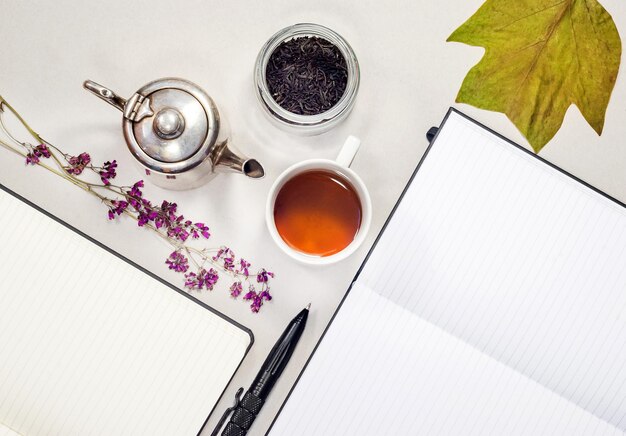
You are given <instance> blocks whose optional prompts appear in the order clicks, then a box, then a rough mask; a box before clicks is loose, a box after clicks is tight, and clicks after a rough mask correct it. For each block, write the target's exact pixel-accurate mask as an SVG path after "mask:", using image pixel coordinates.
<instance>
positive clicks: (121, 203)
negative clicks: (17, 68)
mask: <svg viewBox="0 0 626 436" xmlns="http://www.w3.org/2000/svg"><path fill="white" fill-rule="evenodd" d="M5 108H6V109H8V110H9V112H11V113H12V114H13V115H14V116H15V117H16V118H17V120H19V122H20V123H21V124H22V125H23V126H24V128H25V129H26V130H27V131H28V133H29V134H30V135H31V136H32V138H33V140H34V141H35V142H36V144H37V145H32V144H30V143H27V142H21V141H19V140H18V139H17V138H15V136H14V135H13V134H11V132H10V131H9V129H8V128H7V126H6V124H5V123H4V119H3V116H4V114H5V113H6V111H5ZM0 129H1V130H2V131H4V133H5V134H6V135H7V137H8V138H9V139H10V141H11V142H13V143H14V144H11V143H10V142H6V141H4V140H0V146H2V147H3V148H5V149H7V150H9V151H11V152H13V153H15V154H17V155H19V156H21V157H22V158H24V159H26V163H27V164H33V165H38V166H40V167H42V168H44V169H46V170H48V171H50V172H51V173H53V174H55V175H57V176H59V177H61V178H63V179H65V180H67V181H69V182H71V183H72V184H73V185H75V186H77V187H79V188H81V189H82V190H84V191H86V192H88V193H90V194H92V195H94V196H95V197H96V198H98V199H99V200H100V201H101V202H102V203H103V204H104V205H105V206H106V207H107V208H108V210H109V211H108V216H109V219H115V218H116V217H117V216H120V215H122V214H123V215H125V216H128V217H130V218H132V219H133V220H135V221H136V222H137V224H138V226H140V227H144V228H146V229H148V230H150V231H153V232H154V233H156V234H157V235H158V236H159V237H160V238H161V239H163V240H164V241H165V242H167V243H168V244H169V245H170V246H171V247H172V248H173V250H174V251H173V252H172V253H171V254H170V256H169V257H168V259H167V260H166V262H165V263H166V264H168V266H169V268H170V269H172V270H174V271H176V272H180V273H183V274H185V287H187V288H188V289H189V290H192V289H197V290H201V289H208V290H212V289H213V286H214V285H215V283H216V282H217V280H218V278H219V276H218V271H217V270H219V271H220V272H222V273H225V274H228V275H230V276H231V277H232V278H233V279H234V280H235V282H233V284H232V285H231V287H230V294H231V296H233V297H234V298H236V297H238V296H239V295H240V294H241V293H243V292H245V294H244V296H243V299H244V300H245V301H247V302H249V303H250V307H251V309H252V311H253V312H258V311H259V309H260V308H261V306H262V305H263V302H264V301H269V300H271V299H272V297H271V295H270V293H269V289H270V288H269V280H270V279H271V278H272V277H274V274H273V273H271V272H268V271H266V270H265V269H263V268H261V269H259V270H258V272H257V273H256V274H250V273H249V268H250V264H249V263H248V262H247V261H245V260H244V259H243V258H236V257H235V255H234V253H233V252H232V250H230V249H229V248H227V247H221V248H215V249H206V248H204V249H202V250H200V249H198V248H196V247H194V246H192V245H190V244H189V243H188V242H189V241H191V240H195V239H201V238H204V239H208V238H209V236H210V234H209V232H208V227H207V226H205V225H204V224H202V223H193V222H192V221H190V220H185V218H184V217H183V216H182V215H179V214H177V206H176V204H174V203H171V202H167V201H164V202H163V203H162V205H161V206H154V205H153V204H152V203H151V202H150V201H148V200H147V199H145V198H144V197H143V192H142V191H141V188H143V182H142V181H139V182H136V183H135V184H133V185H132V186H120V185H115V184H112V183H111V182H110V180H111V179H113V178H115V177H116V171H115V169H116V167H117V163H116V162H115V161H112V162H105V163H104V164H103V165H102V166H95V165H93V164H92V163H91V156H90V155H89V154H87V153H81V154H80V155H78V156H71V155H69V154H67V153H65V152H63V151H62V150H61V149H59V148H58V147H56V146H54V145H53V144H51V143H50V142H48V141H46V140H45V139H43V138H42V137H41V136H40V135H39V134H38V133H37V132H35V131H34V130H33V129H32V128H31V127H30V126H29V125H28V123H27V122H26V121H25V120H24V119H23V118H22V116H21V115H20V114H19V113H18V112H17V111H16V110H15V109H14V108H13V107H12V106H11V105H10V104H9V103H8V102H7V101H6V100H5V99H4V98H2V96H0ZM44 159H49V160H52V162H54V165H52V166H51V165H48V164H47V163H45V162H44ZM84 171H88V172H90V173H91V174H93V175H97V176H99V177H100V179H101V180H102V183H93V182H88V181H86V180H84V179H83V178H79V177H77V176H78V175H81V174H83V172H84ZM189 261H191V263H192V265H193V266H194V267H195V271H196V272H189V271H188V270H189ZM206 264H209V265H211V268H209V269H208V270H207V269H206V268H205V265H206ZM213 268H217V270H215V269H213ZM251 278H256V283H254V282H253V281H252V280H251ZM244 283H245V284H246V286H247V290H245V291H244V287H243V285H244ZM257 287H258V289H257Z"/></svg>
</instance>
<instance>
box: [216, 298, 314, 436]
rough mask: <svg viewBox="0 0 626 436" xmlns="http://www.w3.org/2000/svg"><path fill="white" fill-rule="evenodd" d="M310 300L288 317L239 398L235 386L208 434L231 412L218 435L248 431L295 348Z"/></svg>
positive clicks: (240, 391)
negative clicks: (231, 401) (230, 401)
mask: <svg viewBox="0 0 626 436" xmlns="http://www.w3.org/2000/svg"><path fill="white" fill-rule="evenodd" d="M310 307H311V303H309V305H308V306H307V307H305V308H304V309H302V311H301V312H300V313H299V314H298V315H296V317H295V318H294V319H292V320H291V322H290V323H289V325H288V326H287V328H286V329H285V331H284V332H283V334H282V335H281V336H280V338H278V341H277V342H276V344H275V345H274V347H273V348H272V350H271V351H270V354H268V356H267V358H266V359H265V362H264V363H263V366H261V370H260V371H259V373H258V374H257V376H256V377H255V379H254V381H253V382H252V385H250V389H248V392H246V394H245V395H244V396H243V399H241V393H242V392H243V388H239V390H238V391H237V393H236V394H235V404H234V405H233V406H232V407H229V408H228V409H226V412H224V415H222V418H221V419H220V421H219V422H218V424H217V426H216V427H215V430H213V433H211V436H217V435H218V434H219V431H220V429H221V428H222V426H223V425H224V422H225V421H226V419H228V415H230V413H231V412H232V413H233V414H232V416H231V418H230V421H229V422H228V424H226V427H224V431H223V432H222V436H244V435H246V434H247V433H248V429H250V426H252V423H253V422H254V419H255V418H256V417H257V415H258V414H259V412H260V411H261V408H262V407H263V404H264V403H265V400H266V399H267V396H268V395H269V393H270V392H271V390H272V388H273V387H274V384H276V380H278V378H279V377H280V375H281V374H282V373H283V370H284V369H285V366H287V363H288V362H289V359H290V358H291V355H292V354H293V350H294V349H295V348H296V345H297V344H298V341H299V340H300V336H302V332H303V331H304V326H305V325H306V320H307V318H308V316H309V309H310Z"/></svg>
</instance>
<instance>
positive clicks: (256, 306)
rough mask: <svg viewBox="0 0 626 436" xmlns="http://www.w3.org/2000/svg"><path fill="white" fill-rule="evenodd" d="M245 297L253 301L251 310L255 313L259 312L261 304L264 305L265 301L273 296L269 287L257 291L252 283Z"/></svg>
mask: <svg viewBox="0 0 626 436" xmlns="http://www.w3.org/2000/svg"><path fill="white" fill-rule="evenodd" d="M243 299H244V300H246V301H251V302H252V303H251V304H250V310H252V312H253V313H258V311H259V310H260V309H261V306H263V301H264V300H266V301H270V300H271V299H272V296H271V295H270V292H269V288H265V289H264V290H263V291H262V292H260V293H258V292H256V289H255V288H254V286H253V285H250V288H249V290H248V292H247V293H246V295H244V296H243Z"/></svg>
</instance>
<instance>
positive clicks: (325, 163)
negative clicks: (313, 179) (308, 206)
mask: <svg viewBox="0 0 626 436" xmlns="http://www.w3.org/2000/svg"><path fill="white" fill-rule="evenodd" d="M360 145H361V141H360V140H359V139H358V138H356V137H354V136H349V137H348V139H347V140H346V142H345V144H344V145H343V147H342V148H341V151H340V152H339V155H338V156H337V159H335V160H330V159H309V160H305V161H302V162H299V163H297V164H294V165H292V166H290V167H289V168H287V169H286V170H285V171H283V173H282V174H281V175H280V176H278V178H277V179H276V181H275V182H274V184H273V185H272V188H271V189H270V192H269V195H268V198H267V205H266V209H265V218H266V222H267V228H268V230H269V232H270V235H272V239H273V240H274V242H276V245H278V246H279V247H280V248H281V250H283V251H284V252H285V253H286V254H287V255H289V256H290V257H292V258H293V259H296V260H298V261H300V262H303V263H306V264H309V265H328V264H331V263H335V262H338V261H340V260H343V259H345V258H346V257H348V256H350V255H351V254H352V253H354V252H355V251H356V250H357V248H359V246H360V245H361V244H362V243H363V241H364V240H365V237H366V235H367V232H368V231H369V228H370V225H371V222H372V200H371V198H370V195H369V192H368V190H367V188H366V187H365V183H363V180H361V178H360V177H359V176H358V175H357V173H355V172H354V171H353V170H351V169H350V164H351V163H352V160H353V159H354V156H355V155H356V153H357V151H358V150H359V146H360ZM311 170H326V171H331V172H335V173H338V174H339V175H341V176H343V177H344V178H345V179H346V180H348V181H349V182H350V183H351V184H352V186H353V187H354V190H355V191H356V194H357V196H358V198H359V201H360V203H361V225H360V227H359V229H358V231H357V233H356V235H355V237H354V239H353V240H352V242H350V244H348V245H347V246H346V247H345V248H343V249H342V250H341V251H339V252H337V253H335V254H332V255H330V256H314V255H310V254H307V253H303V252H301V251H298V250H296V249H294V248H292V247H290V246H289V245H288V244H287V243H286V242H285V241H284V240H283V238H282V237H281V236H280V234H279V233H278V229H277V228H276V223H275V222H274V205H275V202H276V197H277V196H278V193H279V192H280V190H281V188H282V187H283V186H284V185H285V183H287V182H288V181H289V180H291V179H292V178H293V177H294V176H296V175H298V174H300V173H303V172H305V171H311Z"/></svg>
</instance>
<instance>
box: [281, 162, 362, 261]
mask: <svg viewBox="0 0 626 436" xmlns="http://www.w3.org/2000/svg"><path fill="white" fill-rule="evenodd" d="M361 215H362V210H361V202H360V200H359V196H358V194H357V193H356V191H355V189H354V187H353V186H352V185H351V184H350V182H349V181H348V180H346V179H345V178H344V177H343V176H341V175H340V174H338V173H336V172H332V171H327V170H311V171H305V172H302V173H300V174H298V175H296V176H294V177H293V178H291V179H290V180H288V181H287V182H286V183H285V184H284V185H283V187H282V188H281V189H280V191H279V192H278V195H277V196H276V202H275V203H274V222H275V224H276V229H277V230H278V233H279V234H280V236H281V238H282V239H283V241H285V243H287V245H289V246H290V247H291V248H293V249H294V250H297V251H300V252H303V253H306V254H310V255H313V256H331V255H333V254H335V253H338V252H340V251H341V250H343V249H344V248H346V247H347V246H348V245H350V243H351V242H352V241H353V240H354V238H355V236H356V234H357V232H358V231H359V227H360V226H361V218H362V217H361Z"/></svg>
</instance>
